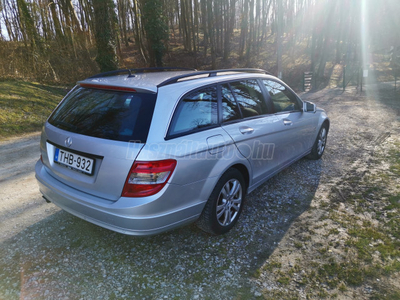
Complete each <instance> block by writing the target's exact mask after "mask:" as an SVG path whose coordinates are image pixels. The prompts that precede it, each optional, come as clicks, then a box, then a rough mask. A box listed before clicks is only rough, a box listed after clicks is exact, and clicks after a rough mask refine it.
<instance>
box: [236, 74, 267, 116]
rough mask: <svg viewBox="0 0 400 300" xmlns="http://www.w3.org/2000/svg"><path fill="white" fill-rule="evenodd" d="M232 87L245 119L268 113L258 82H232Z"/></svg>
mask: <svg viewBox="0 0 400 300" xmlns="http://www.w3.org/2000/svg"><path fill="white" fill-rule="evenodd" d="M231 87H232V91H233V93H234V95H235V98H236V101H237V103H238V105H239V108H240V110H241V112H242V115H243V117H244V118H247V117H253V116H259V115H263V114H267V113H268V109H267V105H266V103H265V101H264V97H263V95H262V92H261V88H260V86H259V85H258V83H257V80H243V81H238V82H232V83H231Z"/></svg>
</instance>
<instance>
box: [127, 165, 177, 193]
mask: <svg viewBox="0 0 400 300" xmlns="http://www.w3.org/2000/svg"><path fill="white" fill-rule="evenodd" d="M175 166H176V160H174V159H166V160H159V161H136V162H134V163H133V165H132V167H131V170H130V171H129V174H128V177H127V178H126V182H125V186H124V189H123V190H122V197H146V196H151V195H154V194H156V193H158V192H159V191H160V190H161V189H162V188H163V187H164V186H165V184H166V183H167V182H168V179H169V178H170V177H171V175H172V173H173V172H174V169H175Z"/></svg>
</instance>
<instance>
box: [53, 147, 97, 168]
mask: <svg viewBox="0 0 400 300" xmlns="http://www.w3.org/2000/svg"><path fill="white" fill-rule="evenodd" d="M54 161H55V162H57V163H59V164H62V165H65V166H67V167H70V168H72V169H75V170H78V171H81V172H83V173H86V174H89V175H92V174H93V165H94V160H93V159H91V158H88V157H85V156H82V155H79V154H76V153H71V152H69V151H65V150H63V149H58V148H56V153H55V154H54Z"/></svg>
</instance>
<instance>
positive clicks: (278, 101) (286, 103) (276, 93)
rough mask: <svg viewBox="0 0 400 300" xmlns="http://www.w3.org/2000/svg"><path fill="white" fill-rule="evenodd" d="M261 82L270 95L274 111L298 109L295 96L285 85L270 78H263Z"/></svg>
mask: <svg viewBox="0 0 400 300" xmlns="http://www.w3.org/2000/svg"><path fill="white" fill-rule="evenodd" d="M263 83H264V85H265V87H266V88H267V91H268V93H269V95H270V97H271V101H272V103H273V105H274V110H275V111H274V112H275V113H278V112H281V111H294V110H300V105H299V102H298V100H297V98H296V96H295V95H294V94H293V93H292V92H291V91H289V90H288V89H287V88H286V87H285V86H283V85H282V84H280V83H278V82H276V81H272V80H263Z"/></svg>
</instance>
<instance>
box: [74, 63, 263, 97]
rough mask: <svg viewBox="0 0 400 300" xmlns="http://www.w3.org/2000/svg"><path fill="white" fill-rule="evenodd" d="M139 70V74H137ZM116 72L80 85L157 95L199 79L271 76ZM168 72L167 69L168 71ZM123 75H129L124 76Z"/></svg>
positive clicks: (229, 72)
mask: <svg viewBox="0 0 400 300" xmlns="http://www.w3.org/2000/svg"><path fill="white" fill-rule="evenodd" d="M137 70H139V71H138V72H136V71H137ZM137 70H134V69H132V70H129V69H126V70H116V71H112V72H107V73H101V74H98V75H95V76H92V77H89V78H87V79H85V80H82V81H79V82H78V84H79V85H81V86H83V87H88V88H101V89H112V90H124V91H137V92H152V93H156V92H157V89H158V88H159V87H161V86H165V85H169V84H173V83H177V82H181V81H186V80H193V79H199V78H207V77H215V76H219V75H232V74H240V73H263V74H269V73H268V72H267V71H264V70H261V69H224V70H211V71H197V70H195V69H192V70H189V69H183V70H173V71H162V72H144V71H143V70H154V69H152V68H150V69H137ZM166 70H167V69H166ZM168 70H169V68H168ZM122 73H128V74H129V75H128V76H127V75H126V74H124V75H122Z"/></svg>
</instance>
